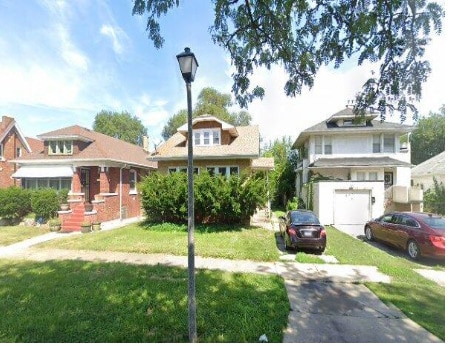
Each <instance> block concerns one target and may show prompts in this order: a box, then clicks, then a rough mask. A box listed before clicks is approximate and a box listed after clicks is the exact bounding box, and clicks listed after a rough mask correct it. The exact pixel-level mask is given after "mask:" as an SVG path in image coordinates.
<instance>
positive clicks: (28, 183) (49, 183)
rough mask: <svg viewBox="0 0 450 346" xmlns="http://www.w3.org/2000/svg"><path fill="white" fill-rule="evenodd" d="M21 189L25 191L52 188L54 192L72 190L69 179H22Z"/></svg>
mask: <svg viewBox="0 0 450 346" xmlns="http://www.w3.org/2000/svg"><path fill="white" fill-rule="evenodd" d="M21 183H22V187H23V188H25V189H31V190H36V189H41V188H52V189H55V190H61V189H68V190H71V189H72V179H71V178H22V179H21Z"/></svg>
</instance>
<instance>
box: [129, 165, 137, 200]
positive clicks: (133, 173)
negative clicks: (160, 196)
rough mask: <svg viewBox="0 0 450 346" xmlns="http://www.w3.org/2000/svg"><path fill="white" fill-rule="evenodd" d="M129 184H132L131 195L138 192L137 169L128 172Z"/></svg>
mask: <svg viewBox="0 0 450 346" xmlns="http://www.w3.org/2000/svg"><path fill="white" fill-rule="evenodd" d="M128 174H129V176H128V184H129V186H130V195H135V194H137V171H136V170H135V169H130V172H129V173H128Z"/></svg>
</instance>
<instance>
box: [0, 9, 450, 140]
mask: <svg viewBox="0 0 450 346" xmlns="http://www.w3.org/2000/svg"><path fill="white" fill-rule="evenodd" d="M440 2H443V0H442V1H440ZM132 7H133V0H109V1H108V0H67V1H64V0H0V80H1V83H0V115H8V116H11V117H14V118H15V119H16V121H17V124H18V126H19V128H20V130H21V131H22V133H23V134H24V135H25V136H27V137H36V136H37V135H39V134H43V133H46V132H49V131H53V130H56V129H59V128H63V127H66V126H72V125H80V126H84V127H87V128H92V126H93V122H94V119H95V115H96V114H97V113H99V112H100V111H101V110H107V111H117V112H121V111H127V112H129V113H130V114H132V115H133V116H134V115H136V116H137V117H138V118H139V119H140V120H141V122H142V124H143V125H144V126H145V127H146V128H147V131H148V135H149V137H150V145H157V144H159V143H160V142H161V141H162V137H161V131H162V129H163V127H164V125H165V124H166V123H167V121H168V120H169V118H170V117H171V116H172V115H174V114H175V113H177V112H178V111H179V110H181V109H185V108H187V101H186V88H185V83H184V80H183V79H182V77H181V73H180V70H179V66H178V62H177V60H176V55H177V54H179V53H181V52H182V51H183V50H184V47H190V48H191V51H193V52H194V53H195V55H196V58H197V60H198V63H199V67H198V70H197V74H196V77H195V81H194V82H193V83H192V93H193V95H192V99H193V102H194V105H195V101H196V100H197V96H198V93H199V92H200V91H201V90H202V89H203V88H205V87H213V88H215V89H216V90H218V91H219V92H221V93H228V94H231V87H232V77H231V75H232V71H233V69H232V66H231V64H230V59H229V57H228V56H227V53H226V51H225V50H224V49H223V48H221V47H219V46H216V45H214V44H213V42H212V40H211V36H210V34H209V32H208V28H209V27H210V26H211V25H212V23H213V20H214V13H213V6H212V5H211V2H210V1H206V0H189V1H181V6H180V7H179V8H177V9H175V10H172V11H171V12H169V14H168V15H167V16H165V17H163V18H162V19H161V32H162V35H163V37H164V39H165V43H164V46H163V48H161V49H156V48H154V46H153V43H152V42H151V40H150V39H148V34H147V32H146V21H147V16H146V15H143V16H132V14H131V13H132ZM444 29H445V28H444ZM445 46H446V44H444V35H441V36H436V37H435V38H433V40H432V42H431V44H430V46H429V47H428V48H427V57H428V59H429V61H430V62H431V66H432V69H433V71H432V74H431V76H430V78H429V79H428V81H427V82H426V83H425V84H424V90H423V98H422V101H421V102H420V104H418V109H419V112H420V114H421V115H428V114H429V112H430V111H435V112H437V111H438V110H439V108H440V107H441V105H442V104H444V103H445V96H446V95H444V94H445V93H446V91H445V88H444V86H445V85H446V83H445V77H446V76H445V71H446V67H445V60H446V49H445V48H444V47H445ZM371 68H373V67H371V66H368V65H364V66H360V67H358V66H357V65H356V63H354V64H353V63H351V62H349V63H346V64H344V66H343V67H342V68H340V69H338V70H335V69H333V68H332V67H326V68H321V69H320V70H319V72H318V75H317V77H316V80H315V84H314V87H313V89H311V90H308V89H307V88H305V89H304V91H303V92H302V94H301V95H300V96H298V97H296V98H290V97H287V96H285V95H284V92H283V86H284V83H285V81H286V80H287V78H286V74H285V73H284V71H283V70H282V69H281V68H279V67H276V66H275V67H274V68H272V69H271V70H270V71H268V70H266V69H263V68H261V69H258V70H257V71H256V72H255V73H254V75H253V77H252V83H258V84H259V85H261V86H263V87H264V88H265V90H266V96H265V97H264V99H263V100H255V101H253V102H252V103H251V104H250V105H249V107H248V109H247V111H248V112H249V113H250V114H251V115H252V119H253V121H252V124H255V125H259V129H260V134H261V137H262V140H263V142H265V143H268V142H270V141H274V140H275V139H277V138H282V137H283V136H287V137H291V139H292V140H295V139H296V138H297V136H298V135H299V133H300V132H301V131H303V130H305V129H307V128H308V127H311V126H313V125H315V124H317V123H319V122H321V121H323V120H325V119H327V118H328V117H330V116H331V115H332V114H334V113H336V112H338V111H340V110H341V109H343V108H344V107H345V106H346V104H347V103H348V101H349V100H353V99H354V95H355V93H356V92H357V91H358V90H359V89H360V88H361V86H362V84H363V82H364V81H365V80H366V79H367V77H368V76H369V72H370V70H371ZM232 110H233V111H237V110H239V108H238V107H237V106H236V107H235V108H233V109H232ZM386 120H387V121H392V122H400V118H399V117H398V116H394V117H393V118H390V117H389V116H388V117H387V119H386ZM411 121H412V120H411V119H410V118H408V120H407V122H411ZM152 143H153V144H152Z"/></svg>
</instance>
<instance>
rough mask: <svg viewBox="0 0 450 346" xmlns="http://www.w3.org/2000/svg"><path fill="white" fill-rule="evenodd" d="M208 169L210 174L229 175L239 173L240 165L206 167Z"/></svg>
mask: <svg viewBox="0 0 450 346" xmlns="http://www.w3.org/2000/svg"><path fill="white" fill-rule="evenodd" d="M206 170H207V171H208V173H209V174H210V175H218V174H220V175H222V176H225V177H229V176H230V175H232V174H239V167H238V166H220V167H206Z"/></svg>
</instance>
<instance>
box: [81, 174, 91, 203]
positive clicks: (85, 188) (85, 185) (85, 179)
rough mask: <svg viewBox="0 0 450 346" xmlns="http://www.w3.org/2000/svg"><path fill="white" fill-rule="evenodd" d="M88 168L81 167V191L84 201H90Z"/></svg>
mask: <svg viewBox="0 0 450 346" xmlns="http://www.w3.org/2000/svg"><path fill="white" fill-rule="evenodd" d="M89 173H90V171H89V169H88V168H81V192H82V193H84V200H85V202H90V198H89V196H90V180H89Z"/></svg>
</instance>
